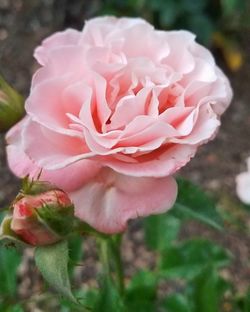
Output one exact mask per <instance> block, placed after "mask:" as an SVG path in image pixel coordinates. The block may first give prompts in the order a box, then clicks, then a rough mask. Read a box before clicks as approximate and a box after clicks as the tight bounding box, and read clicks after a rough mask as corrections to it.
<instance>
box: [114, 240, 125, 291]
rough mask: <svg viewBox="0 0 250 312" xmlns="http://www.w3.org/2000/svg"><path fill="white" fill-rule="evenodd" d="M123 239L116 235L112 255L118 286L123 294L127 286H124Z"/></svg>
mask: <svg viewBox="0 0 250 312" xmlns="http://www.w3.org/2000/svg"><path fill="white" fill-rule="evenodd" d="M121 240H122V236H121V235H116V236H114V237H113V242H112V255H113V261H114V265H115V271H116V281H117V287H118V290H119V293H120V295H121V296H123V294H124V288H125V287H124V271H123V264H122V258H121Z"/></svg>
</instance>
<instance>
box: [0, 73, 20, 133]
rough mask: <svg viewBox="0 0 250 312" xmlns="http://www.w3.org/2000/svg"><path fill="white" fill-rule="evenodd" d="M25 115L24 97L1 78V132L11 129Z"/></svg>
mask: <svg viewBox="0 0 250 312" xmlns="http://www.w3.org/2000/svg"><path fill="white" fill-rule="evenodd" d="M23 115H24V100H23V97H22V96H21V95H20V94H19V93H18V92H17V91H15V90H14V89H13V88H12V87H11V86H10V85H9V84H8V83H7V82H6V81H5V80H4V79H3V78H2V77H1V76H0V131H1V132H3V131H6V130H8V129H10V128H11V127H12V126H13V125H14V124H15V123H17V122H18V121H19V120H20V119H21V118H22V117H23Z"/></svg>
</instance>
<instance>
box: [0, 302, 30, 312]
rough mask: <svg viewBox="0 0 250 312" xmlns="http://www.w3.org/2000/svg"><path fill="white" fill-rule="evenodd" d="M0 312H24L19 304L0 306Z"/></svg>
mask: <svg viewBox="0 0 250 312" xmlns="http://www.w3.org/2000/svg"><path fill="white" fill-rule="evenodd" d="M0 311H3V312H24V309H23V308H22V306H21V305H19V304H15V305H13V304H11V305H8V306H6V305H1V304H0Z"/></svg>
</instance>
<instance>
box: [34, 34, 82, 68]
mask: <svg viewBox="0 0 250 312" xmlns="http://www.w3.org/2000/svg"><path fill="white" fill-rule="evenodd" d="M80 34H81V33H80V32H79V31H77V30H75V29H70V28H69V29H67V30H65V31H61V32H57V33H55V34H53V35H52V36H50V37H48V38H46V39H45V40H43V42H42V44H41V46H39V47H37V48H36V49H35V52H34V57H35V58H36V60H37V61H38V63H40V64H41V65H45V64H46V62H47V60H48V58H49V54H50V52H51V50H53V49H55V48H59V47H64V46H70V45H76V44H77V42H78V41H79V39H80Z"/></svg>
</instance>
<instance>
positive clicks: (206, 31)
mask: <svg viewBox="0 0 250 312" xmlns="http://www.w3.org/2000/svg"><path fill="white" fill-rule="evenodd" d="M188 28H189V30H191V31H193V32H194V33H195V34H196V35H197V37H198V39H199V41H200V42H202V43H203V44H205V45H210V44H211V40H212V33H213V31H214V28H215V26H214V24H213V23H212V20H211V18H210V17H209V16H208V15H205V14H196V15H190V17H189V18H188Z"/></svg>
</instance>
